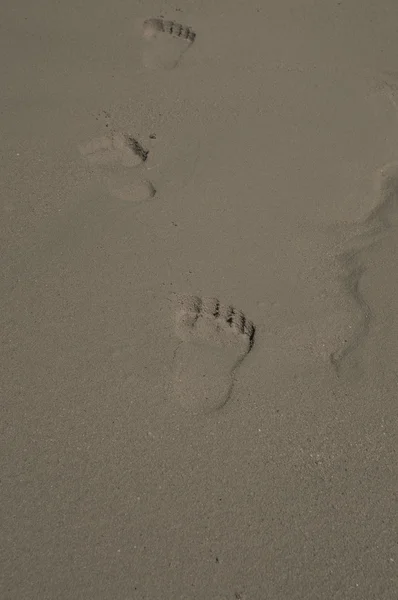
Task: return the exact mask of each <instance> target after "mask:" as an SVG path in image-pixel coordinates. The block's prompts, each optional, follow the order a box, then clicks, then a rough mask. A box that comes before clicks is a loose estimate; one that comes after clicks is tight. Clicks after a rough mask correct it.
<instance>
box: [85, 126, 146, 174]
mask: <svg viewBox="0 0 398 600" xmlns="http://www.w3.org/2000/svg"><path fill="white" fill-rule="evenodd" d="M79 150H80V153H81V155H82V156H83V157H84V158H85V159H86V160H87V162H88V163H89V164H90V165H116V164H119V165H121V166H123V167H137V166H138V165H140V164H142V163H144V162H145V161H146V159H147V157H148V151H147V150H145V148H144V147H143V146H142V145H141V144H140V142H139V141H138V140H136V139H135V138H134V137H132V136H131V135H129V134H127V133H121V132H114V133H111V134H110V135H107V136H103V137H99V138H95V139H93V140H91V141H90V142H88V144H85V145H84V146H80V148H79Z"/></svg>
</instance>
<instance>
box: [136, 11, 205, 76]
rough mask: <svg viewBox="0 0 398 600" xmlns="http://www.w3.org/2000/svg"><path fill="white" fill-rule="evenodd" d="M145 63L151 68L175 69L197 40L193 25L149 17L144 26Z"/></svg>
mask: <svg viewBox="0 0 398 600" xmlns="http://www.w3.org/2000/svg"><path fill="white" fill-rule="evenodd" d="M142 33H143V38H144V48H143V63H144V66H145V67H147V68H149V69H158V68H163V69H173V68H174V67H175V66H176V65H177V64H178V63H179V62H180V60H181V58H182V56H183V54H184V53H185V52H186V51H187V50H188V48H189V47H190V46H191V45H192V43H193V42H194V40H195V37H196V34H195V33H194V31H192V29H191V27H187V26H185V25H181V24H180V23H176V22H175V21H166V20H165V19H162V18H158V19H147V20H146V21H144V24H143V28H142Z"/></svg>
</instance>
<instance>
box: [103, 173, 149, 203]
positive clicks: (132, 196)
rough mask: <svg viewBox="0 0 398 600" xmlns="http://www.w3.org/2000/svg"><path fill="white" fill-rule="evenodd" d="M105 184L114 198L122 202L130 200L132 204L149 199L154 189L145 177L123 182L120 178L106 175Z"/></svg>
mask: <svg viewBox="0 0 398 600" xmlns="http://www.w3.org/2000/svg"><path fill="white" fill-rule="evenodd" d="M106 186H107V189H108V192H109V193H110V194H111V196H113V197H114V198H117V199H118V200H122V201H123V202H131V203H134V204H141V203H142V202H147V201H148V200H151V199H152V198H153V197H154V196H155V194H156V190H155V188H154V186H153V184H152V183H151V182H150V181H148V180H146V179H137V180H134V181H130V182H125V181H122V180H120V179H118V180H116V181H115V179H114V178H111V177H108V178H107V179H106Z"/></svg>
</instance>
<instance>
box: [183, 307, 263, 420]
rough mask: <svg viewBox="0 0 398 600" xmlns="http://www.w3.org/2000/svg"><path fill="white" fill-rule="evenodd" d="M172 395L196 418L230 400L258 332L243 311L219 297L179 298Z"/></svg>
mask: <svg viewBox="0 0 398 600" xmlns="http://www.w3.org/2000/svg"><path fill="white" fill-rule="evenodd" d="M176 300H177V304H178V306H177V313H176V334H177V336H178V338H179V339H180V340H181V343H180V344H179V346H178V347H177V350H176V352H175V371H174V382H173V391H174V395H175V397H176V398H177V400H178V401H179V402H180V404H181V405H182V406H183V407H185V408H187V409H188V410H189V411H190V412H192V413H193V414H206V413H210V412H212V411H214V410H217V409H219V408H221V407H222V406H224V405H225V404H226V402H227V401H228V399H229V398H230V395H231V392H232V387H233V383H234V375H235V372H236V369H237V368H238V366H239V365H240V364H241V362H242V361H243V359H244V358H245V356H246V355H247V354H248V353H249V352H250V350H251V348H252V346H253V342H254V332H255V328H254V325H253V323H252V322H251V321H249V320H248V319H247V318H246V317H245V315H244V314H243V312H242V311H240V310H237V309H235V308H233V307H232V306H225V305H223V304H220V302H219V301H218V300H217V299H216V298H199V297H197V296H178V297H177V298H176Z"/></svg>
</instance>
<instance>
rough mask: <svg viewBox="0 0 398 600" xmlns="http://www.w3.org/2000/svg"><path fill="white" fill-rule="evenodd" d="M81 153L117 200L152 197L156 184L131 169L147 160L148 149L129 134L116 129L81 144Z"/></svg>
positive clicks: (136, 201)
mask: <svg viewBox="0 0 398 600" xmlns="http://www.w3.org/2000/svg"><path fill="white" fill-rule="evenodd" d="M80 153H81V155H82V156H83V157H84V158H85V160H86V161H87V163H88V165H89V166H90V167H92V168H93V169H94V172H95V173H96V176H97V178H98V179H99V180H100V182H101V185H102V187H104V188H106V189H107V190H108V192H109V193H110V195H111V196H113V197H114V198H117V199H118V200H122V201H127V202H133V203H134V204H140V203H142V202H145V201H147V200H150V199H151V198H153V197H154V196H155V194H156V190H155V187H154V185H153V183H152V182H151V181H148V180H147V179H146V178H145V177H142V176H141V175H134V176H132V171H131V169H132V168H134V167H139V166H140V165H142V164H143V163H145V162H146V160H147V158H148V154H149V152H148V150H146V149H145V148H144V147H143V146H142V145H141V144H140V142H139V141H138V140H137V139H135V138H134V137H132V136H131V135H129V134H126V133H121V132H113V133H111V134H110V135H107V136H103V137H99V138H95V139H93V140H91V141H90V142H89V143H88V144H86V145H84V146H82V147H80Z"/></svg>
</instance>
